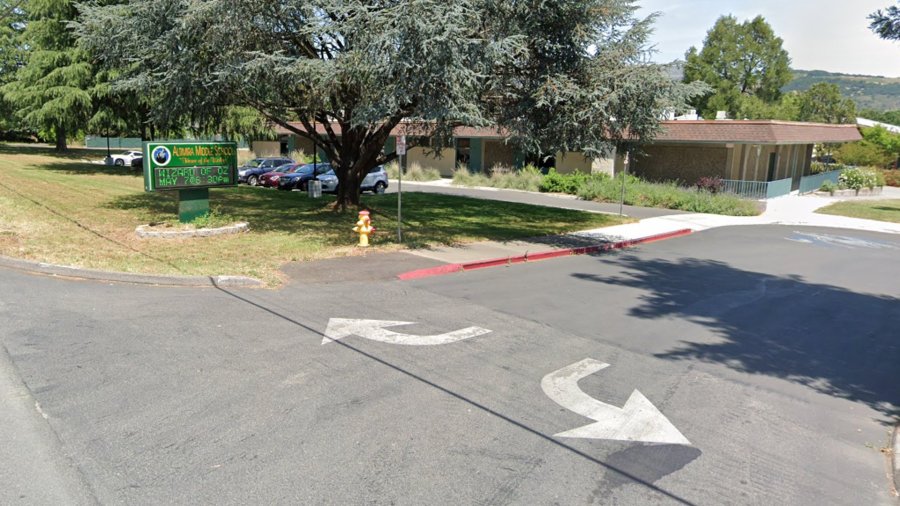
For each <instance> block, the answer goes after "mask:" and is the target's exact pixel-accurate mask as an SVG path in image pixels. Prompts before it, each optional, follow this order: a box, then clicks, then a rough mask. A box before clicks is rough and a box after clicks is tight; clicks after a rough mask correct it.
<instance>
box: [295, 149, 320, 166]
mask: <svg viewBox="0 0 900 506" xmlns="http://www.w3.org/2000/svg"><path fill="white" fill-rule="evenodd" d="M288 158H290V159H291V160H293V161H295V162H297V163H312V156H311V155H307V154H306V152H305V151H303V150H302V149H295V150H293V151H291V152H290V153H289V154H288ZM319 161H320V162H321V161H322V160H321V159H320V160H319Z"/></svg>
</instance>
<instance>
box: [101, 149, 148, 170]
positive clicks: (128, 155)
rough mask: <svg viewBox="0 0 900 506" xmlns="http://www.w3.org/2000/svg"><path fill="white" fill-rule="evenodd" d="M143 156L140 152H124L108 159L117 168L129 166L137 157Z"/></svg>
mask: <svg viewBox="0 0 900 506" xmlns="http://www.w3.org/2000/svg"><path fill="white" fill-rule="evenodd" d="M143 156H144V154H143V153H141V152H140V151H126V152H124V153H119V154H117V155H110V156H109V158H110V160H112V163H113V165H117V166H119V167H124V166H126V165H128V166H129V167H130V166H131V162H132V161H133V160H134V159H135V158H138V157H143ZM107 163H109V162H107Z"/></svg>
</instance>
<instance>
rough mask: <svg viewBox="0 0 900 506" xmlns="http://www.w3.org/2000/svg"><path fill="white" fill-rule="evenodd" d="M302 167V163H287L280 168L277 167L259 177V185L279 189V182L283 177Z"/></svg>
mask: <svg viewBox="0 0 900 506" xmlns="http://www.w3.org/2000/svg"><path fill="white" fill-rule="evenodd" d="M302 166H303V164H302V163H287V164H284V165H282V166H280V167H276V168H275V170H273V171H271V172H266V173H265V174H263V175H261V176H259V185H260V186H265V187H266V188H278V180H279V179H281V176H282V175H284V174H289V173H291V172H294V171H295V170H297V168H299V167H302Z"/></svg>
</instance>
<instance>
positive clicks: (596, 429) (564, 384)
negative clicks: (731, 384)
mask: <svg viewBox="0 0 900 506" xmlns="http://www.w3.org/2000/svg"><path fill="white" fill-rule="evenodd" d="M607 367H609V364H606V363H603V362H600V361H598V360H594V359H592V358H586V359H584V360H582V361H580V362H576V363H574V364H572V365H570V366H567V367H563V368H562V369H560V370H558V371H554V372H552V373H550V374H548V375H546V376H544V379H542V380H541V388H542V389H544V393H546V394H547V396H548V397H550V398H551V399H553V401H554V402H556V403H557V404H559V405H560V406H562V407H564V408H566V409H568V410H570V411H573V412H575V413H578V414H579V415H581V416H583V417H585V418H590V419H592V420H595V422H594V423H591V424H588V425H585V426H583V427H578V428H577V429H572V430H568V431H565V432H560V433H559V434H555V435H554V436H555V437H577V438H589V439H614V440H618V441H640V442H644V443H666V444H680V445H690V444H691V442H690V441H688V440H687V438H685V437H684V436H683V435H682V434H681V432H679V431H678V429H676V428H675V426H674V425H672V423H671V422H669V420H668V419H667V418H666V417H665V416H663V414H662V413H660V412H659V410H658V409H656V406H654V405H653V404H652V403H650V401H649V400H647V398H646V397H644V395H643V394H641V393H640V392H638V391H637V390H635V391H634V392H632V393H631V397H629V398H628V402H626V403H625V407H624V408H617V407H615V406H613V405H610V404H606V403H603V402H600V401H598V400H597V399H594V398H593V397H591V396H589V395H587V394H586V393H584V392H583V391H582V390H581V388H579V387H578V380H580V379H582V378H584V377H587V376H590V375H591V374H594V373H595V372H597V371H600V370H601V369H605V368H607Z"/></svg>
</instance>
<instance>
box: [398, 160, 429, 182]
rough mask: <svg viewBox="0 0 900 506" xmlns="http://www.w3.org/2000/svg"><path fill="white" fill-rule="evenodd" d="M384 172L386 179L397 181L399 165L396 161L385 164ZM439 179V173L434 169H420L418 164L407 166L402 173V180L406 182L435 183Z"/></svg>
mask: <svg viewBox="0 0 900 506" xmlns="http://www.w3.org/2000/svg"><path fill="white" fill-rule="evenodd" d="M384 170H385V171H387V174H388V177H389V178H391V179H397V177H398V176H399V175H400V165H399V164H398V163H397V162H396V161H393V162H390V163H388V164H386V165H385V166H384ZM440 178H441V171H439V170H437V169H435V168H434V167H422V165H421V164H419V162H413V163H411V164H409V166H408V167H407V168H406V170H405V171H404V172H403V179H405V180H408V181H435V180H438V179H440Z"/></svg>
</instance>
